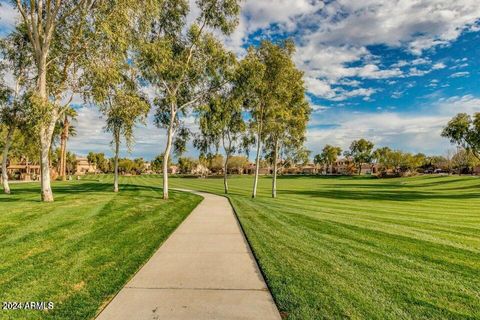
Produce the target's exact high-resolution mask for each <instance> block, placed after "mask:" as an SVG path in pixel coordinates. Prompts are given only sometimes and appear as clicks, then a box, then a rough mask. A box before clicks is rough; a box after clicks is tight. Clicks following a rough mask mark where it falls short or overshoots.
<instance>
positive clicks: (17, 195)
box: [0, 182, 177, 203]
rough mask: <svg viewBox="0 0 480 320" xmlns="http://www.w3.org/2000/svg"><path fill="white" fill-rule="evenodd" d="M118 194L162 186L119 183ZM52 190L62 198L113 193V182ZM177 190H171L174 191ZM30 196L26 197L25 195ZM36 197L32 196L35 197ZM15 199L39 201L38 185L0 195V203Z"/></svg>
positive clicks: (63, 185)
mask: <svg viewBox="0 0 480 320" xmlns="http://www.w3.org/2000/svg"><path fill="white" fill-rule="evenodd" d="M119 189H120V191H119V195H122V192H123V193H128V194H131V193H133V192H135V191H139V190H145V191H154V192H158V193H161V192H162V190H163V189H162V188H161V187H156V186H144V185H137V184H130V183H125V184H120V186H119ZM52 190H53V194H54V197H55V198H56V199H57V200H58V199H63V198H64V197H65V196H68V195H77V194H85V195H88V194H91V193H95V194H98V193H105V194H113V184H112V183H104V182H81V183H75V182H73V183H62V184H53V185H52ZM176 192H177V191H173V193H176ZM30 196H31V197H32V198H26V197H30ZM37 196H38V198H34V197H37ZM141 196H142V197H145V198H152V199H157V198H158V199H161V196H159V197H154V196H146V195H141ZM16 201H30V202H40V201H41V200H40V186H36V187H32V186H31V185H29V186H28V185H26V186H21V187H20V186H18V187H15V188H14V189H12V194H11V195H10V196H4V197H0V203H2V202H16Z"/></svg>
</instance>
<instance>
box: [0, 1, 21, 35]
mask: <svg viewBox="0 0 480 320" xmlns="http://www.w3.org/2000/svg"><path fill="white" fill-rule="evenodd" d="M19 17H20V14H19V13H18V11H17V10H16V9H15V8H14V7H13V6H12V5H11V4H9V3H6V2H0V31H1V29H5V30H11V29H13V27H14V26H15V23H16V22H17V21H18V19H19Z"/></svg>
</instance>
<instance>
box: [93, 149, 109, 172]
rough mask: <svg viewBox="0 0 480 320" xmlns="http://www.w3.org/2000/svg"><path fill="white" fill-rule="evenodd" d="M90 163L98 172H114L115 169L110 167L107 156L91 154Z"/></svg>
mask: <svg viewBox="0 0 480 320" xmlns="http://www.w3.org/2000/svg"><path fill="white" fill-rule="evenodd" d="M87 160H88V163H90V164H92V165H95V166H96V167H97V170H99V171H100V172H103V173H107V172H112V170H113V168H112V167H111V166H110V162H109V160H108V159H107V158H106V157H105V154H104V153H103V152H102V153H95V152H89V153H88V155H87Z"/></svg>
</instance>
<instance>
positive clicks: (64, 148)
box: [60, 115, 70, 181]
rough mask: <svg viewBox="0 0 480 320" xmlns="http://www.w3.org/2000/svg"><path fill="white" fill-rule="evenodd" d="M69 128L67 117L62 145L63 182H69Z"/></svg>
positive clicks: (61, 166) (61, 168)
mask: <svg viewBox="0 0 480 320" xmlns="http://www.w3.org/2000/svg"><path fill="white" fill-rule="evenodd" d="M69 127H70V123H69V121H68V117H67V115H65V120H64V122H63V132H62V141H61V143H60V176H61V177H62V181H66V180H67V140H68V131H69Z"/></svg>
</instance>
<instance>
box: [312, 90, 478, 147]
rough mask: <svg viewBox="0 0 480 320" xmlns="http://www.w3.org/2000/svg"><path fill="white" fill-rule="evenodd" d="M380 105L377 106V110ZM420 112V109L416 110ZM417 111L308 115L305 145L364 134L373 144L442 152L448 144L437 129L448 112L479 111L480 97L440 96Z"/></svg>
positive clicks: (339, 141) (341, 142)
mask: <svg viewBox="0 0 480 320" xmlns="http://www.w3.org/2000/svg"><path fill="white" fill-rule="evenodd" d="M381 109H383V108H380V109H378V110H381ZM420 112H421V113H420ZM420 112H417V113H410V114H401V113H398V112H378V111H377V112H373V111H372V112H356V113H352V112H349V111H342V109H337V110H335V112H334V114H330V115H329V120H331V122H333V123H334V124H335V125H330V126H326V128H319V126H320V125H322V124H328V119H326V116H325V114H322V115H321V116H319V117H315V116H314V119H312V121H311V123H310V126H311V127H310V128H309V129H308V133H307V147H308V148H309V149H310V150H312V151H313V153H314V154H315V153H318V152H320V150H321V149H322V147H323V146H324V145H325V144H334V145H338V146H341V147H342V148H344V149H345V148H348V146H349V145H350V143H351V141H352V140H355V139H360V138H367V139H369V140H371V141H373V142H374V143H375V144H376V146H390V147H392V148H398V149H402V150H405V151H410V152H426V153H430V154H442V153H443V152H444V151H446V150H447V149H449V148H450V144H449V143H448V141H447V140H446V139H444V138H442V137H441V135H440V133H441V131H442V129H443V127H444V126H445V125H446V123H447V122H448V121H449V120H450V119H451V117H452V116H454V115H455V114H457V113H459V112H466V113H469V114H472V113H474V112H480V98H478V97H475V96H472V95H465V96H455V97H451V98H440V99H438V100H437V101H436V102H434V103H432V104H431V105H429V106H428V107H427V108H424V109H422V110H421V111H420Z"/></svg>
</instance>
